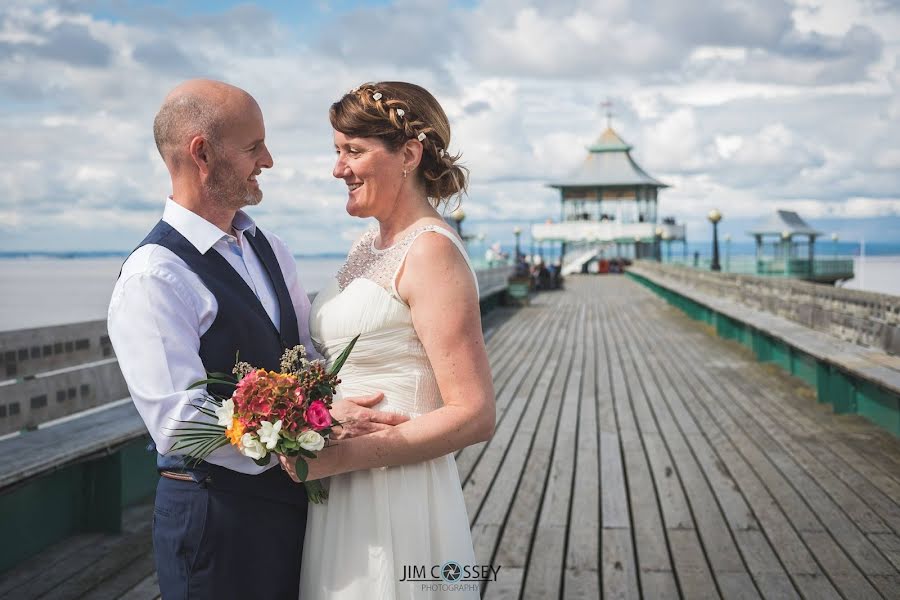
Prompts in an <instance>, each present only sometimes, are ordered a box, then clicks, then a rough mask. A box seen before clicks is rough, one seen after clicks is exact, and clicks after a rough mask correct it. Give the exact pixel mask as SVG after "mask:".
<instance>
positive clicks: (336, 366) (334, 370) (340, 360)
mask: <svg viewBox="0 0 900 600" xmlns="http://www.w3.org/2000/svg"><path fill="white" fill-rule="evenodd" d="M359 335H360V334H356V337H354V338H353V339H352V340H350V343H349V344H347V347H346V348H344V351H343V352H341V354H340V355H339V356H338V357H337V358H336V359H335V361H334V363H333V364H332V365H331V369H329V370H328V374H329V375H337V374H338V373H339V372H340V370H341V367H343V366H344V363H345V362H347V357H348V356H350V352H351V351H352V350H353V346H355V345H356V340H358V339H359Z"/></svg>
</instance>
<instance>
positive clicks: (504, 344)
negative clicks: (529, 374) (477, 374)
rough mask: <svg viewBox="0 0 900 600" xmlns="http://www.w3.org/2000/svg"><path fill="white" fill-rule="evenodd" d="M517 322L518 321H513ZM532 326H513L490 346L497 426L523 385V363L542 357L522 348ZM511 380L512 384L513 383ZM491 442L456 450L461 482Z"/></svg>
mask: <svg viewBox="0 0 900 600" xmlns="http://www.w3.org/2000/svg"><path fill="white" fill-rule="evenodd" d="M550 312H551V311H543V313H542V314H539V315H537V318H535V319H534V321H535V323H534V326H535V327H536V328H541V327H542V326H543V325H544V324H545V321H546V319H547V318H548V315H549V314H550ZM513 324H515V322H513ZM538 330H539V331H540V329H538ZM529 333H530V332H529V328H527V327H515V328H510V330H509V331H508V332H506V335H504V336H503V337H501V338H500V339H498V340H496V342H495V343H494V344H492V345H491V347H489V348H488V358H489V359H490V361H491V379H492V381H493V384H494V394H495V410H496V413H497V415H496V419H497V420H496V427H500V425H501V424H502V422H503V420H504V419H505V417H506V409H507V407H508V404H509V399H510V396H511V394H513V393H515V389H516V388H517V387H520V385H521V384H520V382H521V373H522V370H523V369H524V368H525V367H526V365H524V364H522V363H523V359H524V362H528V361H529V359H531V360H538V356H537V355H535V354H533V355H531V356H529V355H523V354H522V349H523V348H524V347H526V346H527V342H528V341H529ZM510 382H512V383H511V385H510ZM487 445H488V443H487V442H482V443H479V444H473V445H472V446H468V447H466V448H463V449H461V450H459V451H458V452H456V454H455V459H456V467H457V470H458V471H459V478H460V482H461V483H462V485H463V486H465V484H466V482H467V480H468V478H469V476H470V475H471V472H472V469H474V468H475V465H476V464H477V463H478V461H479V460H480V459H481V456H482V454H483V453H484V450H485V448H486V447H487Z"/></svg>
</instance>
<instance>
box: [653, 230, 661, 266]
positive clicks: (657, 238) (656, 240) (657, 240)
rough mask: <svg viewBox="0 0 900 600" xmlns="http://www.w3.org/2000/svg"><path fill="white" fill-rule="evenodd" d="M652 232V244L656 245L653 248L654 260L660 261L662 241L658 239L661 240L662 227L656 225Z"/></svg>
mask: <svg viewBox="0 0 900 600" xmlns="http://www.w3.org/2000/svg"><path fill="white" fill-rule="evenodd" d="M654 233H655V234H656V236H655V237H654V238H653V241H654V246H656V247H655V248H654V250H656V260H657V261H659V262H662V242H661V241H660V240H662V236H663V228H662V227H657V228H656V230H655V231H654Z"/></svg>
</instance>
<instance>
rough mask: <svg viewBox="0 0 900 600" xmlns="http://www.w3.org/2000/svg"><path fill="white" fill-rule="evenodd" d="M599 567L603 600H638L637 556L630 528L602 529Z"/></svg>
mask: <svg viewBox="0 0 900 600" xmlns="http://www.w3.org/2000/svg"><path fill="white" fill-rule="evenodd" d="M601 544H602V549H601V552H602V554H601V556H602V560H603V564H602V565H601V567H600V573H601V579H602V583H603V597H604V598H622V599H625V598H629V599H630V598H640V597H641V588H640V582H639V581H638V576H637V569H638V565H637V555H636V552H635V550H634V540H633V538H632V536H631V529H630V528H616V527H604V528H603V535H602V538H601Z"/></svg>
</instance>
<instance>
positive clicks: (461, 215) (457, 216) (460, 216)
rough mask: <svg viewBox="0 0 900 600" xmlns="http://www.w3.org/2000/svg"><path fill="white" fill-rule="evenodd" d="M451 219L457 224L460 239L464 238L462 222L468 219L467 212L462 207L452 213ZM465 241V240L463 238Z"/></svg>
mask: <svg viewBox="0 0 900 600" xmlns="http://www.w3.org/2000/svg"><path fill="white" fill-rule="evenodd" d="M450 218H451V219H453V222H454V223H456V233H457V235H459V237H461V238H462V236H463V234H462V222H463V220H464V219H465V218H466V211H464V210H463V209H462V208H461V207H460V208H457V209H456V210H454V211H453V212H452V213H450ZM463 239H465V238H463Z"/></svg>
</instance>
